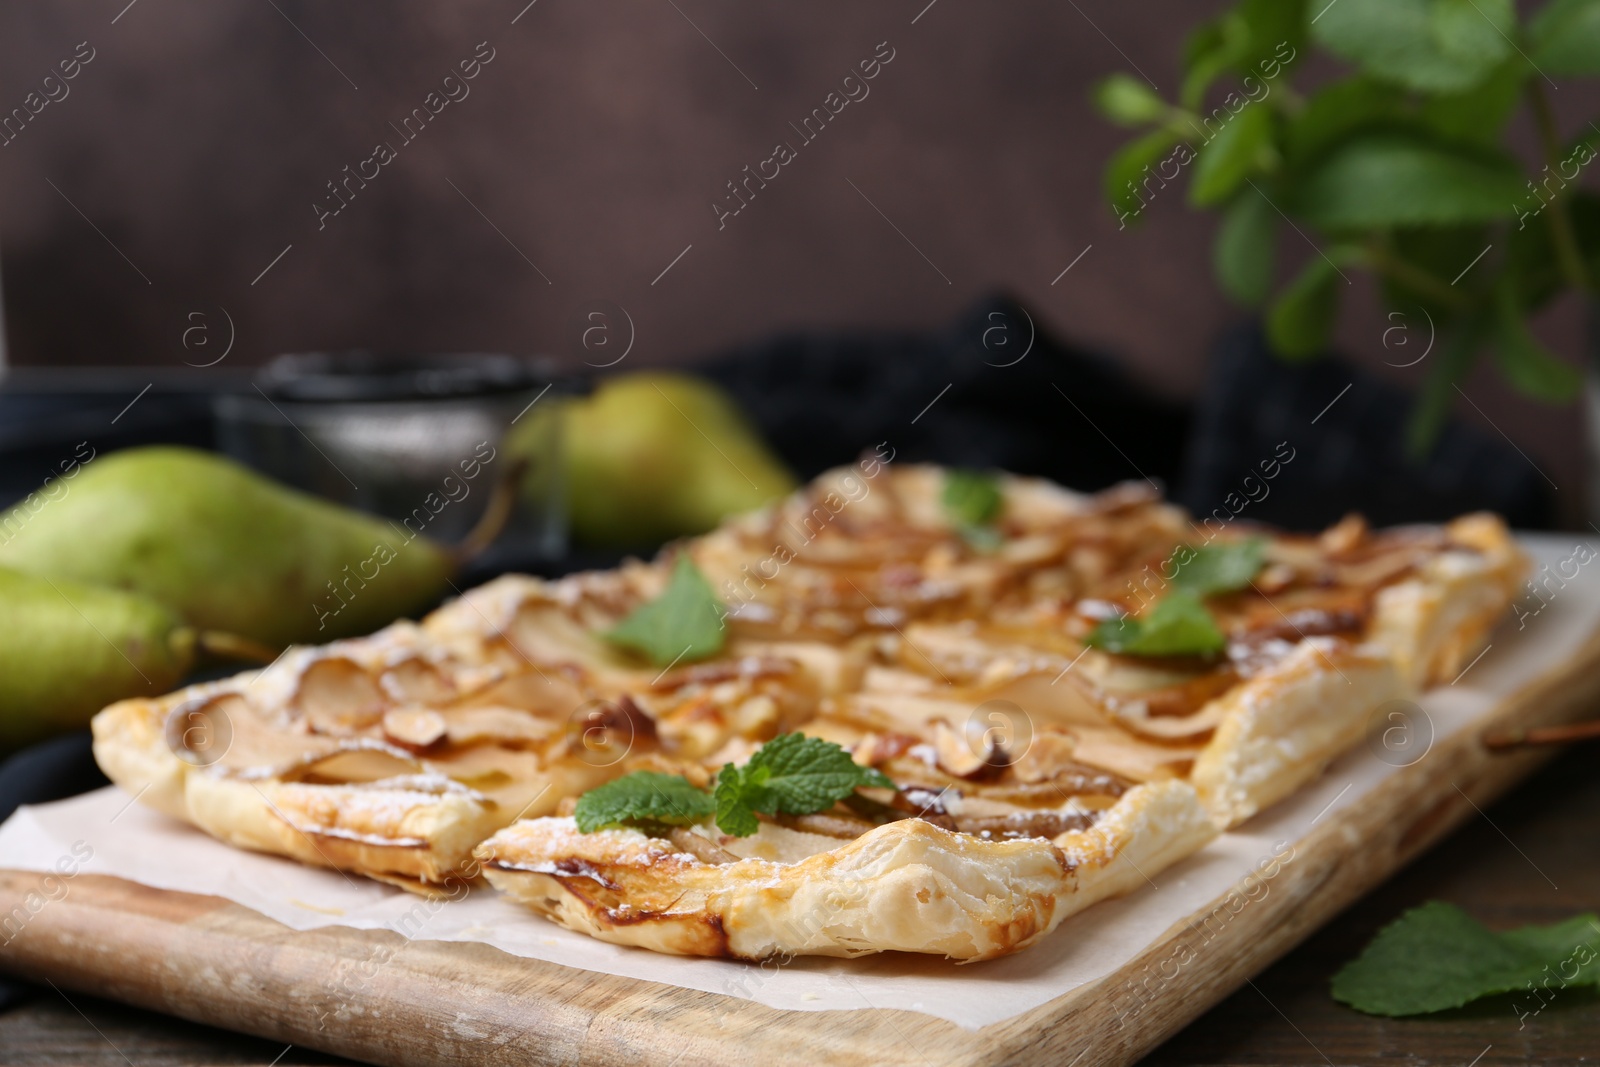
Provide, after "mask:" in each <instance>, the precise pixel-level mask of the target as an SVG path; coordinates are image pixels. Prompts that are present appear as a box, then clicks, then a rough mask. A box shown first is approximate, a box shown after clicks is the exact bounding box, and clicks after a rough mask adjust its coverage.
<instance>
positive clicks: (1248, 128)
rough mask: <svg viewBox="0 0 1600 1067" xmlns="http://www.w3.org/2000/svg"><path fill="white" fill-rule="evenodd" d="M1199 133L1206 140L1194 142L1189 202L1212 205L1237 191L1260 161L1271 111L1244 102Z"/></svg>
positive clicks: (1268, 141)
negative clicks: (1224, 120) (1220, 123)
mask: <svg viewBox="0 0 1600 1067" xmlns="http://www.w3.org/2000/svg"><path fill="white" fill-rule="evenodd" d="M1202 136H1203V137H1206V138H1208V140H1206V141H1205V142H1204V143H1202V144H1200V145H1198V151H1199V155H1198V156H1197V157H1196V159H1195V165H1194V182H1193V184H1191V185H1190V186H1189V203H1191V204H1194V205H1195V206H1196V207H1212V206H1214V205H1216V204H1220V203H1222V202H1223V201H1225V200H1227V199H1228V198H1229V197H1231V196H1232V195H1233V194H1234V193H1236V192H1238V190H1239V189H1240V187H1241V186H1243V185H1244V180H1245V178H1246V177H1248V176H1249V174H1250V172H1251V171H1253V170H1255V169H1257V166H1258V165H1259V164H1260V163H1262V162H1263V157H1264V155H1265V150H1266V149H1267V148H1268V147H1270V145H1271V143H1272V113H1271V112H1270V111H1268V110H1267V109H1266V108H1264V107H1252V106H1249V105H1246V107H1245V108H1244V110H1243V111H1240V112H1239V113H1238V114H1237V115H1234V116H1233V117H1232V118H1230V119H1229V120H1228V122H1227V123H1226V124H1225V125H1223V126H1222V127H1220V128H1218V129H1215V131H1214V132H1213V129H1212V128H1211V127H1207V128H1206V130H1205V132H1204V133H1203V134H1202Z"/></svg>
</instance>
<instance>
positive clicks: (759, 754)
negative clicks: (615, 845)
mask: <svg viewBox="0 0 1600 1067" xmlns="http://www.w3.org/2000/svg"><path fill="white" fill-rule="evenodd" d="M861 786H876V787H878V788H882V789H893V788H895V785H894V783H893V782H892V781H890V780H889V779H888V777H886V776H885V775H884V774H883V772H881V771H878V770H874V769H873V768H871V767H863V766H861V765H860V764H858V763H856V762H855V761H854V760H852V759H851V758H850V753H848V752H846V751H845V750H844V749H842V748H840V747H839V746H838V745H836V744H834V743H833V742H832V741H824V740H822V739H821V738H817V737H806V736H805V735H803V734H779V735H778V736H777V737H774V738H773V739H772V740H771V741H768V742H767V743H766V744H765V745H762V746H761V748H759V749H758V750H757V751H756V754H755V755H753V756H751V757H750V761H749V762H748V763H746V764H745V765H744V766H743V767H735V766H734V765H733V764H731V763H729V764H725V765H724V766H723V768H722V772H721V773H720V774H719V775H717V786H716V791H715V793H714V794H708V793H706V791H705V790H703V789H697V788H696V787H695V786H694V785H692V784H691V783H690V782H689V780H688V779H687V778H684V777H683V776H682V775H677V774H660V773H658V772H656V771H634V772H633V773H632V774H628V775H624V776H623V777H621V778H618V779H617V780H616V781H614V782H608V783H607V784H605V785H603V786H600V787H599V788H598V789H591V790H589V791H588V792H587V793H585V794H583V796H581V797H579V798H578V808H577V811H575V812H574V813H573V814H574V816H575V818H576V820H577V823H578V829H579V830H580V831H582V832H583V833H586V834H592V833H594V832H595V831H596V830H603V829H605V828H606V827H608V826H621V825H624V824H628V823H640V824H643V825H644V826H645V827H646V828H648V827H649V826H651V825H665V826H688V825H690V824H692V823H697V822H700V821H702V820H704V819H705V818H707V817H708V816H711V815H715V816H716V819H717V828H718V829H720V830H721V831H722V832H723V833H725V834H732V835H733V836H735V837H749V836H750V835H751V834H753V833H755V832H756V831H757V830H758V829H760V828H761V822H760V820H758V819H757V818H756V813H757V812H760V813H761V814H763V815H778V814H783V815H812V814H815V813H816V812H819V811H827V810H828V809H829V808H831V807H833V806H834V805H835V804H837V803H838V802H839V801H841V800H843V799H844V798H845V797H847V796H849V795H850V794H851V793H853V792H855V790H856V789H857V788H859V787H861Z"/></svg>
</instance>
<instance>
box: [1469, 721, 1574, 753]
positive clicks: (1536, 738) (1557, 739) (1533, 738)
mask: <svg viewBox="0 0 1600 1067" xmlns="http://www.w3.org/2000/svg"><path fill="white" fill-rule="evenodd" d="M1597 737H1600V720H1590V721H1588V722H1579V723H1571V724H1569V725H1566V726H1535V727H1533V728H1532V729H1529V730H1508V731H1505V732H1503V733H1498V734H1486V735H1485V736H1484V738H1483V743H1484V746H1485V747H1486V748H1489V749H1491V750H1492V751H1495V752H1503V751H1505V750H1506V749H1511V748H1522V747H1525V746H1528V745H1565V744H1569V743H1571V742H1573V741H1588V740H1591V739H1593V738H1597Z"/></svg>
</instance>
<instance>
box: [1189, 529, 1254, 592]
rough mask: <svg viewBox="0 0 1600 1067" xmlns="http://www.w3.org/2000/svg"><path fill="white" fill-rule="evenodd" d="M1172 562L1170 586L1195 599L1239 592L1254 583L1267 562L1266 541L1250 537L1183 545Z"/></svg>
mask: <svg viewBox="0 0 1600 1067" xmlns="http://www.w3.org/2000/svg"><path fill="white" fill-rule="evenodd" d="M1174 559H1175V560H1176V567H1175V569H1174V572H1173V576H1172V584H1173V585H1175V586H1177V587H1178V588H1179V589H1188V590H1190V591H1191V592H1193V593H1194V594H1195V595H1196V596H1200V597H1208V596H1215V595H1216V594H1218V593H1231V592H1233V591H1235V590H1237V589H1243V588H1244V587H1245V586H1247V585H1249V584H1250V583H1251V582H1252V581H1254V580H1255V576H1256V575H1257V574H1259V573H1261V568H1262V567H1263V566H1264V565H1265V564H1266V561H1267V542H1266V540H1265V539H1264V538H1260V537H1251V538H1247V539H1245V540H1243V541H1219V542H1217V543H1215V544H1209V545H1200V546H1199V547H1198V548H1196V547H1190V546H1188V545H1185V546H1183V547H1182V548H1180V549H1178V551H1177V552H1176V553H1174Z"/></svg>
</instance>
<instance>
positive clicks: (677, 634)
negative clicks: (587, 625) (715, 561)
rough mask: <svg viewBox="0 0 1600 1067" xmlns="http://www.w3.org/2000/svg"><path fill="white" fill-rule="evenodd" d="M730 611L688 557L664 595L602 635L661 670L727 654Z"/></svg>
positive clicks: (680, 561)
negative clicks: (726, 622)
mask: <svg viewBox="0 0 1600 1067" xmlns="http://www.w3.org/2000/svg"><path fill="white" fill-rule="evenodd" d="M725 614H726V612H725V611H724V609H723V606H722V601H720V600H718V599H717V595H716V593H714V592H712V589H711V583H710V582H708V581H706V576H705V575H703V574H701V573H700V568H699V567H696V566H695V565H694V561H693V560H691V559H690V558H689V557H688V556H687V555H679V556H678V561H677V563H676V564H674V565H673V568H672V577H671V579H670V580H669V581H668V582H667V588H666V589H665V590H663V591H662V593H661V595H660V596H658V597H656V599H654V600H652V601H650V602H649V603H648V604H643V605H640V606H639V607H638V608H635V609H634V611H633V613H632V614H631V615H629V616H628V617H627V618H626V619H623V620H622V622H620V623H618V624H617V625H616V626H615V627H613V628H612V629H611V630H608V631H607V632H606V633H605V634H604V635H603V636H604V637H605V639H606V640H607V641H610V642H611V643H612V644H614V645H620V646H622V647H623V648H626V649H630V650H632V651H634V652H638V653H640V654H642V655H643V656H644V657H645V658H646V659H648V660H649V661H650V662H651V663H653V664H654V665H655V666H657V667H666V666H670V665H671V664H674V663H678V662H688V663H693V662H695V661H696V660H702V659H705V658H706V657H708V656H714V655H716V654H717V653H718V652H721V651H722V646H723V643H724V642H725V641H726V640H727V636H728V635H727V630H726V629H725V628H724V626H723V624H722V619H723V616H724V615H725Z"/></svg>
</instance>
